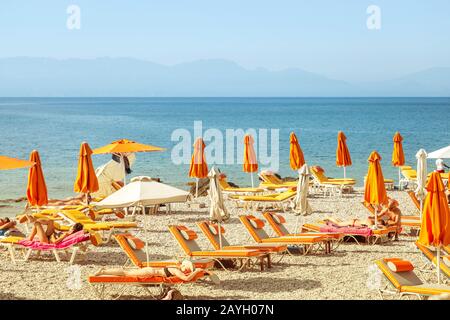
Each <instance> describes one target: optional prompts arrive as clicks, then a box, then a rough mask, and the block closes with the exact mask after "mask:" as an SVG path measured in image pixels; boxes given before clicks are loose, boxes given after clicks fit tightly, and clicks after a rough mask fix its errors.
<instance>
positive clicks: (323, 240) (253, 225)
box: [239, 215, 333, 254]
mask: <svg viewBox="0 0 450 320" xmlns="http://www.w3.org/2000/svg"><path fill="white" fill-rule="evenodd" d="M239 219H240V220H241V222H242V224H243V225H244V227H245V228H246V229H247V231H248V233H249V234H250V236H251V237H252V238H253V240H255V241H256V242H257V243H277V244H286V245H297V246H304V251H303V252H304V254H307V253H309V252H310V251H311V250H314V249H316V246H318V248H317V249H316V250H314V251H317V250H318V249H320V248H321V247H322V246H323V247H324V252H325V253H330V252H331V241H332V240H333V238H331V237H329V236H326V235H317V234H315V233H313V232H311V233H302V234H301V235H295V236H283V237H270V236H269V235H268V234H267V232H266V231H265V230H264V225H265V224H264V221H262V220H260V219H258V218H256V217H255V216H253V215H240V216H239Z"/></svg>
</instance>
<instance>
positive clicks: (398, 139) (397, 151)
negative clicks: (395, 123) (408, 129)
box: [392, 131, 405, 188]
mask: <svg viewBox="0 0 450 320" xmlns="http://www.w3.org/2000/svg"><path fill="white" fill-rule="evenodd" d="M393 141H394V149H393V150H392V165H393V166H394V167H399V168H398V186H399V188H400V179H401V170H400V167H401V166H403V165H405V154H404V153H403V144H402V141H403V137H402V136H401V134H400V132H398V131H397V132H396V133H395V134H394V138H393Z"/></svg>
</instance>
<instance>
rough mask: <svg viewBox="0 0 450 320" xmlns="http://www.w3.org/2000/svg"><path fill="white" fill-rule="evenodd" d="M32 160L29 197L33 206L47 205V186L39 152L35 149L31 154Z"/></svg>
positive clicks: (29, 175) (28, 187)
mask: <svg viewBox="0 0 450 320" xmlns="http://www.w3.org/2000/svg"><path fill="white" fill-rule="evenodd" d="M30 162H31V163H34V165H33V166H32V167H31V168H30V170H29V172H28V184H27V199H28V204H29V205H30V206H32V207H34V206H37V207H41V206H45V205H47V204H48V195H47V186H46V185H45V178H44V173H43V171H42V166H41V158H40V157H39V152H37V150H33V151H32V152H31V154H30Z"/></svg>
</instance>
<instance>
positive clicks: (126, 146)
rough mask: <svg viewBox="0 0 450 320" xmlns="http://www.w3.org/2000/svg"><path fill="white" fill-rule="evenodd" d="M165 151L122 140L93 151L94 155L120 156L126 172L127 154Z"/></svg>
mask: <svg viewBox="0 0 450 320" xmlns="http://www.w3.org/2000/svg"><path fill="white" fill-rule="evenodd" d="M164 150H166V149H164V148H161V147H156V146H152V145H146V144H142V143H138V142H135V141H132V140H127V139H121V140H117V141H114V142H111V143H110V144H108V145H106V146H103V147H101V148H97V149H95V150H94V151H93V154H105V153H112V154H117V155H119V156H120V157H121V159H122V164H123V167H124V171H126V168H125V160H124V157H125V155H126V154H127V153H135V152H154V151H164ZM124 183H126V172H125V174H124Z"/></svg>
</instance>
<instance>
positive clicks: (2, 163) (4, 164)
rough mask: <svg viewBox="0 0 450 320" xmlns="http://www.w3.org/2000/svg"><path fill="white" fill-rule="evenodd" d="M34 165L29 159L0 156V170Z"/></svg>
mask: <svg viewBox="0 0 450 320" xmlns="http://www.w3.org/2000/svg"><path fill="white" fill-rule="evenodd" d="M32 165H34V162H31V161H28V160H21V159H15V158H10V157H7V156H0V170H11V169H21V168H28V167H31V166H32Z"/></svg>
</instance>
